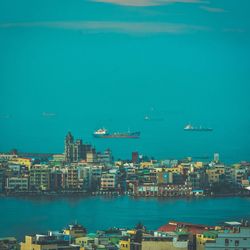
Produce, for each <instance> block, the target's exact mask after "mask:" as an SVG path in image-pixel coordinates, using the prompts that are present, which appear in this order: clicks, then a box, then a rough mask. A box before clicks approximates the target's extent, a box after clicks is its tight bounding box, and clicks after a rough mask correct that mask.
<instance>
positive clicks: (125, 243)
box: [119, 239, 130, 250]
mask: <svg viewBox="0 0 250 250" xmlns="http://www.w3.org/2000/svg"><path fill="white" fill-rule="evenodd" d="M119 249H120V250H130V239H127V240H125V239H123V240H120V241H119Z"/></svg>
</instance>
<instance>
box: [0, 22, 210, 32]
mask: <svg viewBox="0 0 250 250" xmlns="http://www.w3.org/2000/svg"><path fill="white" fill-rule="evenodd" d="M0 28H2V29H10V28H55V29H69V30H79V31H82V32H92V33H124V34H159V33H170V34H182V33H190V32H195V31H202V30H209V29H208V28H207V27H203V26H195V25H187V24H177V23H156V22H108V21H76V22H30V23H4V24H0Z"/></svg>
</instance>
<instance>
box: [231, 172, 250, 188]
mask: <svg viewBox="0 0 250 250" xmlns="http://www.w3.org/2000/svg"><path fill="white" fill-rule="evenodd" d="M232 179H233V182H234V183H235V184H238V185H241V183H242V181H243V180H246V179H247V170H246V169H245V168H234V169H233V171H232Z"/></svg>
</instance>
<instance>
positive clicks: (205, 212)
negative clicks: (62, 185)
mask: <svg viewBox="0 0 250 250" xmlns="http://www.w3.org/2000/svg"><path fill="white" fill-rule="evenodd" d="M249 207H250V198H238V197H233V198H214V199H211V198H200V199H168V200H159V199H155V198H152V199H134V198H131V197H118V198H112V199H109V198H102V197H91V198H54V199H45V198H44V199H21V198H0V214H1V219H0V237H1V236H9V235H15V236H17V237H18V238H19V239H21V238H22V237H23V236H24V235H25V234H28V233H34V232H36V233H42V232H46V231H47V230H59V229H62V228H64V227H65V226H66V225H68V224H69V223H73V222H74V221H76V220H77V222H79V223H81V224H83V225H84V226H85V227H86V228H87V229H88V231H89V232H94V231H95V230H97V229H105V228H108V227H112V226H116V227H133V226H134V225H135V224H137V223H138V222H139V221H141V222H143V223H144V224H145V225H146V226H147V228H149V229H157V228H158V227H160V226H161V225H163V224H164V223H166V222H168V221H169V220H178V221H185V222H193V223H203V224H208V225H214V224H217V223H220V222H223V221H227V220H240V219H242V218H248V219H249V218H250V210H249Z"/></svg>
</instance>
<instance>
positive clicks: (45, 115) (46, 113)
mask: <svg viewBox="0 0 250 250" xmlns="http://www.w3.org/2000/svg"><path fill="white" fill-rule="evenodd" d="M42 116H43V117H45V118H52V117H55V116H56V113H51V112H43V113H42Z"/></svg>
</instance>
